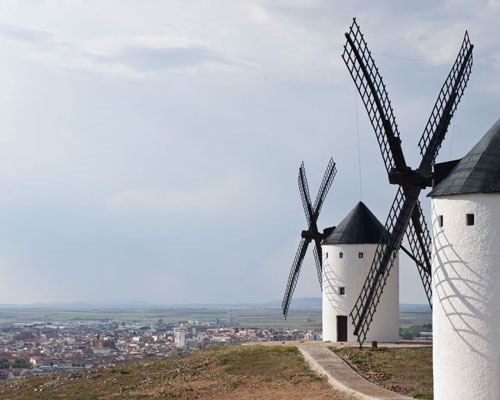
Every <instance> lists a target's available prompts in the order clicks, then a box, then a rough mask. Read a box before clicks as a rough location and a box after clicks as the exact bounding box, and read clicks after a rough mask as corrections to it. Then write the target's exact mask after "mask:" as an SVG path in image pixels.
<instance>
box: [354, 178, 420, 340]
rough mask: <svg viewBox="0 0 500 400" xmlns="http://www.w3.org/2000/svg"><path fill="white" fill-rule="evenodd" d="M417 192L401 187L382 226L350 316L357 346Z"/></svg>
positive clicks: (368, 324) (379, 293) (365, 331)
mask: <svg viewBox="0 0 500 400" xmlns="http://www.w3.org/2000/svg"><path fill="white" fill-rule="evenodd" d="M420 190H421V189H420V188H419V187H418V186H411V187H409V188H407V190H403V188H401V187H400V188H399V189H398V192H397V193H396V197H395V199H394V202H393V203H392V206H391V210H390V211H389V216H388V217H387V221H386V223H385V231H384V234H383V235H382V237H381V239H380V242H379V244H378V245H377V249H376V251H375V256H374V258H373V262H372V265H371V267H370V271H369V272H368V275H367V277H366V280H365V282H364V284H363V288H362V289H361V293H360V295H359V297H358V299H357V300H356V304H355V305H354V308H353V309H352V311H351V313H350V316H351V318H352V321H353V324H354V335H356V336H357V337H358V342H359V343H360V345H363V343H364V341H365V340H366V335H367V333H368V330H369V329H370V324H371V322H372V320H373V316H374V314H375V312H376V311H377V306H378V304H379V302H380V297H381V295H382V293H383V290H384V287H385V285H386V283H387V278H388V277H389V273H390V270H391V268H392V267H393V264H394V259H395V257H396V254H397V250H399V248H400V246H401V242H402V240H403V235H404V234H405V232H406V230H407V227H408V224H409V222H410V219H411V215H412V213H413V209H414V207H415V205H416V203H417V200H418V195H419V193H420Z"/></svg>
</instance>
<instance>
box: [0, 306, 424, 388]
mask: <svg viewBox="0 0 500 400" xmlns="http://www.w3.org/2000/svg"><path fill="white" fill-rule="evenodd" d="M308 304H309V303H308ZM311 304H312V306H311V308H300V307H299V308H296V309H294V310H293V312H292V313H291V315H289V317H288V319H286V320H285V319H284V318H283V316H282V314H281V309H280V308H278V307H255V306H253V307H251V306H246V307H240V308H236V309H229V308H228V307H222V306H221V307H218V308H217V307H202V306H200V307H193V308H178V307H177V308H174V307H170V308H169V307H165V308H102V309H92V308H83V309H76V308H73V309H68V308H61V307H59V308H58V307H54V308H21V307H20V308H10V307H5V308H0V379H9V378H17V377H25V376H29V375H35V374H43V373H48V372H55V371H78V370H84V369H90V368H98V367H103V366H106V365H110V364H116V363H121V362H126V361H137V360H142V359H147V358H158V357H165V356H170V355H174V354H182V353H186V352H191V351H195V350H198V349H203V348H205V347H207V346H216V345H224V344H236V343H246V342H261V341H288V340H296V341H302V340H321V339H322V334H321V309H320V308H319V307H316V304H315V303H311ZM430 321H431V318H430V310H428V309H427V308H425V307H415V306H404V305H401V316H400V325H401V329H400V335H401V337H402V338H418V337H421V338H422V337H423V338H426V337H429V335H430V337H431V336H432V333H430V331H431V330H432V327H431V325H430ZM422 331H429V332H427V333H426V332H422Z"/></svg>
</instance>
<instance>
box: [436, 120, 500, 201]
mask: <svg viewBox="0 0 500 400" xmlns="http://www.w3.org/2000/svg"><path fill="white" fill-rule="evenodd" d="M492 192H500V119H499V120H498V121H497V122H496V123H495V125H493V126H492V127H491V128H490V130H489V131H488V132H486V135H484V136H483V138H482V139H481V140H480V141H479V143H478V144H476V145H475V146H474V147H473V148H472V150H471V151H469V152H468V153H467V154H466V155H465V156H464V158H462V159H461V160H460V162H459V163H458V164H457V165H456V166H455V168H453V170H452V171H451V172H450V173H449V174H448V176H447V177H446V178H444V179H443V180H442V181H441V182H439V184H438V185H437V186H436V187H435V188H434V189H433V190H432V191H431V192H430V193H429V196H446V195H451V194H465V193H492Z"/></svg>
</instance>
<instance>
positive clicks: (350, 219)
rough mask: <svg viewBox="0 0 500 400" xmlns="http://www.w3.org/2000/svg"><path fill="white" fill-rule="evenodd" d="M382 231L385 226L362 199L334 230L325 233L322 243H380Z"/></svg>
mask: <svg viewBox="0 0 500 400" xmlns="http://www.w3.org/2000/svg"><path fill="white" fill-rule="evenodd" d="M382 232H384V226H383V225H382V224H381V223H380V221H379V220H378V219H377V217H376V216H375V215H373V213H372V212H371V211H370V210H369V209H368V207H367V206H366V205H365V204H364V203H363V202H361V201H360V202H359V203H358V204H356V206H355V207H354V208H353V209H352V210H351V212H350V213H349V214H347V216H346V217H345V218H344V219H343V220H342V221H341V222H340V224H339V225H338V226H337V227H336V228H335V229H333V231H330V233H329V234H328V235H325V238H324V239H323V242H322V244H362V243H378V242H379V239H380V236H382ZM325 233H326V232H325Z"/></svg>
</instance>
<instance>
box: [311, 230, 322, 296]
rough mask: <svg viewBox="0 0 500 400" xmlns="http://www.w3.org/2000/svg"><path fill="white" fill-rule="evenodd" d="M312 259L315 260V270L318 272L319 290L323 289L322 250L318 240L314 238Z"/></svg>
mask: <svg viewBox="0 0 500 400" xmlns="http://www.w3.org/2000/svg"><path fill="white" fill-rule="evenodd" d="M313 254H314V261H315V262H316V272H317V273H318V280H319V286H320V288H321V291H323V263H322V259H323V252H322V250H321V242H320V240H319V239H318V240H315V246H314V247H313Z"/></svg>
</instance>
